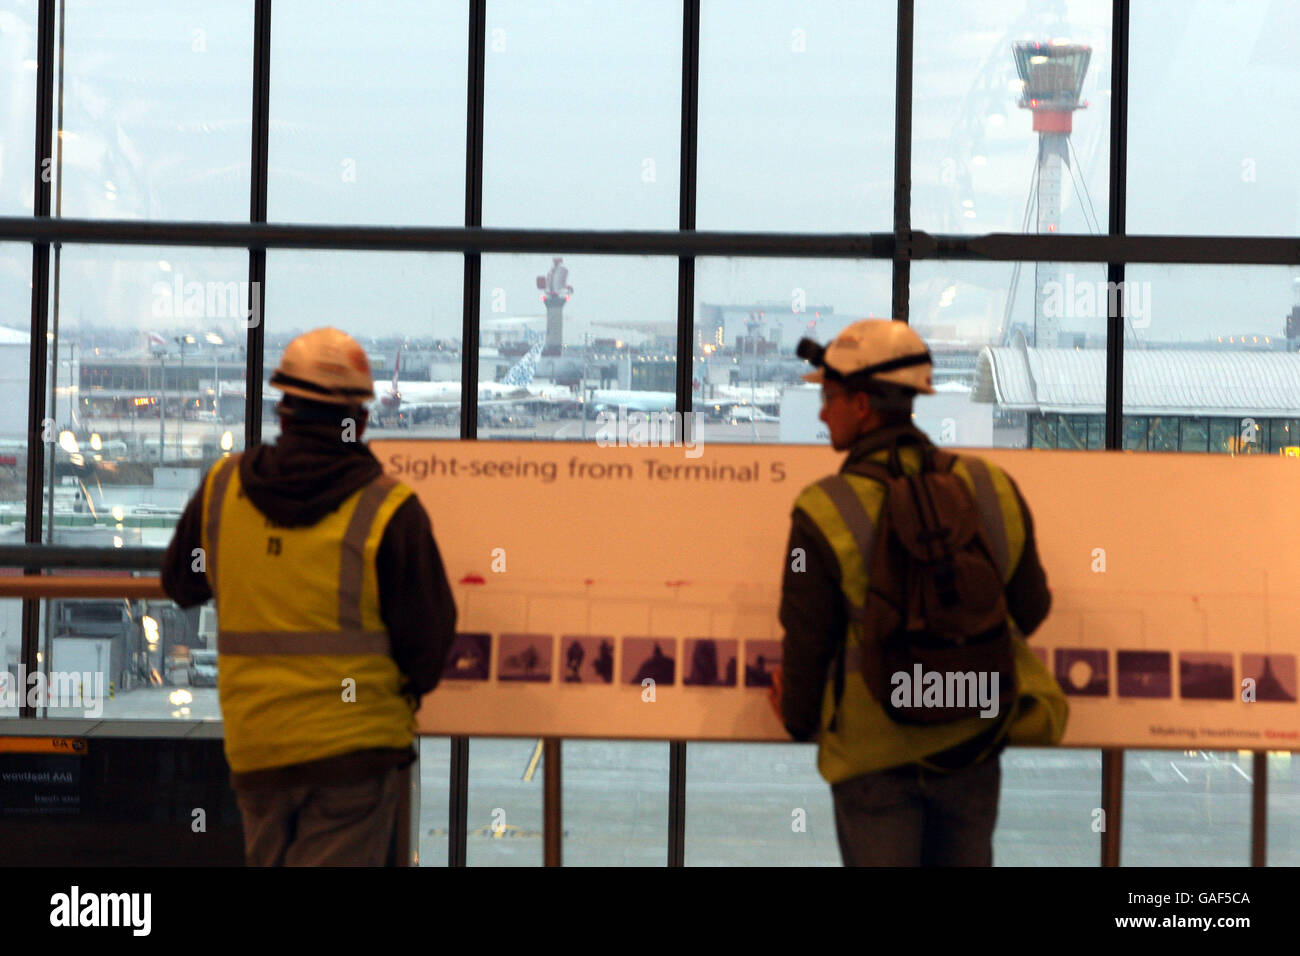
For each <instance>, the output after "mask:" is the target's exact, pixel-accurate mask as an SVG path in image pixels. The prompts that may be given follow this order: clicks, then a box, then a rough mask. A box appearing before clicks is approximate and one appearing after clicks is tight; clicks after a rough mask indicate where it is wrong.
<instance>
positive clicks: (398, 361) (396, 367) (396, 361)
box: [393, 345, 402, 395]
mask: <svg viewBox="0 0 1300 956" xmlns="http://www.w3.org/2000/svg"><path fill="white" fill-rule="evenodd" d="M401 369H402V347H401V346H400V345H399V346H398V347H397V354H396V355H394V356H393V394H394V395H396V394H397V376H398V374H400V372H401Z"/></svg>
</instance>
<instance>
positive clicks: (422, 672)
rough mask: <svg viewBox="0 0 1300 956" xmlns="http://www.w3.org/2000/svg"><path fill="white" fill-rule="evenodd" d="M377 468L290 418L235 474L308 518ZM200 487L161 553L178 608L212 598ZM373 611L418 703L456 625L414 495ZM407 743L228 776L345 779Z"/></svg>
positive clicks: (279, 509) (398, 522) (270, 509)
mask: <svg viewBox="0 0 1300 956" xmlns="http://www.w3.org/2000/svg"><path fill="white" fill-rule="evenodd" d="M382 471H383V468H382V467H381V466H380V464H379V460H378V459H377V458H375V456H374V455H373V454H372V453H371V452H370V449H369V448H367V447H366V446H365V445H364V444H362V443H361V442H340V441H339V430H338V428H337V427H335V426H332V425H311V424H294V425H290V426H289V427H287V428H286V429H285V431H284V432H283V433H282V434H281V435H280V438H279V440H278V441H277V442H276V444H274V445H265V444H263V445H257V446H255V447H253V448H251V449H249V450H248V451H247V452H245V453H244V454H243V456H242V457H241V458H240V462H239V480H240V483H241V484H242V485H243V488H244V490H245V492H246V493H247V495H248V498H249V500H250V501H252V503H253V505H254V506H256V508H257V510H258V511H260V512H262V514H264V515H265V516H266V517H267V518H269V519H270V520H271V521H273V522H275V523H276V524H279V525H284V526H287V527H301V526H303V525H311V524H315V523H316V522H317V521H319V520H320V519H321V518H323V517H324V516H325V515H327V514H329V513H330V512H332V511H334V510H335V509H336V508H338V507H339V505H341V504H342V503H343V502H344V501H345V500H346V499H347V498H348V497H349V496H350V495H352V494H353V493H355V492H356V491H358V490H359V489H361V488H363V487H365V486H366V485H367V484H369V483H370V482H371V481H373V480H374V479H375V478H377V477H378V476H379V475H380V474H381V473H382ZM202 520H203V489H202V486H200V488H199V491H198V492H197V493H196V494H195V495H194V497H193V498H191V499H190V502H189V504H188V505H187V506H186V508H185V512H184V513H183V514H182V515H181V519H180V522H179V524H177V526H176V533H175V535H174V536H173V538H172V541H171V544H170V545H169V546H168V548H167V554H166V557H165V558H164V560H163V570H162V585H163V589H164V590H165V591H166V592H167V595H168V597H170V598H171V599H172V600H173V601H175V602H176V603H177V604H178V605H180V606H181V607H191V606H193V605H195V604H202V603H204V602H205V601H208V600H211V598H212V589H211V588H210V587H209V585H208V579H207V575H206V574H205V573H204V572H202V571H194V570H192V568H191V558H190V555H191V554H192V553H193V550H194V549H195V548H198V547H201V546H202V537H201V529H202ZM376 565H377V571H378V581H379V606H380V615H381V617H382V618H383V621H384V624H385V625H386V626H387V628H388V635H389V643H390V647H391V654H392V656H393V660H394V661H395V662H396V664H397V667H398V669H399V670H400V671H401V672H402V675H403V676H404V678H405V685H404V686H403V688H402V690H403V693H405V694H408V695H410V696H412V697H413V698H415V699H416V700H418V699H419V698H420V697H421V696H422V695H424V694H426V693H428V692H429V691H431V690H433V688H434V687H436V686H437V684H438V680H439V678H440V677H441V675H442V668H443V663H444V662H445V660H446V657H447V653H448V651H449V650H450V648H451V643H452V638H453V636H454V634H455V630H456V604H455V601H454V600H453V598H452V593H451V586H450V585H449V584H448V582H447V574H446V571H445V570H444V568H443V564H442V558H441V556H440V555H439V554H438V545H437V544H436V543H435V541H434V539H433V528H432V527H431V525H430V524H429V518H428V515H427V514H425V511H424V507H423V506H422V505H421V504H420V501H419V499H417V498H416V497H415V496H414V495H412V496H411V497H409V498H407V500H406V501H405V502H403V503H402V504H401V506H399V507H398V509H397V511H396V512H394V514H393V517H392V518H391V520H390V521H389V522H388V525H387V527H386V528H385V529H384V535H383V538H382V539H381V540H380V543H379V551H378V553H377V555H376ZM412 757H413V754H412V753H411V752H410V751H409V750H399V751H389V750H370V751H360V752H357V753H352V754H343V755H340V756H338V757H331V758H328V759H326V760H319V761H314V762H312V763H310V764H298V765H295V766H290V767H277V768H274V769H271V770H264V771H256V772H254V773H245V774H235V775H233V783H234V785H235V787H236V789H256V788H263V787H286V786H296V785H300V784H308V783H326V782H328V783H347V782H351V781H355V780H358V779H360V778H364V777H366V776H370V775H373V774H375V773H381V772H383V771H386V770H387V769H389V768H391V767H394V766H404V765H406V764H408V763H410V761H411V759H412Z"/></svg>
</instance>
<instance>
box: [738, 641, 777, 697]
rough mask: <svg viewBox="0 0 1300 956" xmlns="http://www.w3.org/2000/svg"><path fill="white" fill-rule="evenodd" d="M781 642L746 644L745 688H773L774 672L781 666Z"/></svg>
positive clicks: (747, 642)
mask: <svg viewBox="0 0 1300 956" xmlns="http://www.w3.org/2000/svg"><path fill="white" fill-rule="evenodd" d="M783 653H784V652H783V651H782V650H781V642H780V641H746V642H745V686H746V687H771V686H772V671H773V670H775V669H776V668H778V667H780V666H781V655H782V654H783Z"/></svg>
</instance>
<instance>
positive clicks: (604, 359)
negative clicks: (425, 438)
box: [478, 255, 677, 441]
mask: <svg viewBox="0 0 1300 956" xmlns="http://www.w3.org/2000/svg"><path fill="white" fill-rule="evenodd" d="M482 262H483V273H482V286H481V288H482V293H481V303H482V304H481V307H480V313H479V314H480V316H481V320H480V321H481V324H482V328H481V332H480V348H479V360H478V361H479V365H478V375H479V394H478V437H479V438H493V439H503V438H547V439H563V440H566V441H589V440H592V439H595V438H597V437H598V434H597V433H598V432H600V431H601V426H602V422H603V421H604V419H598V415H599V414H600V413H602V412H605V413H607V414H608V416H610V417H612V418H613V417H617V415H618V414H619V412H618V409H619V407H620V406H623V407H624V408H626V409H627V411H628V413H640V414H645V413H648V412H658V411H669V412H671V411H672V410H673V409H674V408H676V405H677V393H676V388H677V385H676V377H677V361H676V358H675V356H676V352H677V260H676V259H668V258H664V257H653V258H652V257H650V256H562V257H561V256H537V255H519V256H510V255H492V256H483V259H482ZM584 412H585V414H584ZM610 427H611V438H612V439H613V438H616V435H614V434H613V431H612V430H613V429H614V428H616V424H612V425H611V426H610ZM624 434H625V435H626V434H627V432H626V431H625V432H624Z"/></svg>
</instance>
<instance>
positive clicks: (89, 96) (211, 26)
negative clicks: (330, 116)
mask: <svg viewBox="0 0 1300 956" xmlns="http://www.w3.org/2000/svg"><path fill="white" fill-rule="evenodd" d="M60 6H62V5H60ZM56 42H57V41H56ZM56 54H58V55H59V57H60V58H61V59H62V60H63V63H64V67H63V70H64V89H63V90H62V91H59V92H57V93H56V96H58V98H59V99H60V100H61V102H62V104H63V124H62V127H61V139H60V142H61V143H62V146H63V149H62V155H61V156H60V155H59V153H58V152H57V151H56V154H55V176H54V188H55V200H54V202H55V211H56V214H60V215H64V216H71V217H85V218H110V219H202V220H214V219H215V220H220V219H247V218H248V202H249V182H250V180H249V158H250V155H251V150H252V146H251V142H252V141H251V131H252V122H251V114H252V102H253V5H252V4H251V3H242V4H221V5H213V4H211V3H205V2H203V0H130V2H122V0H113V2H101V0H68V2H67V25H66V36H65V40H64V50H58V49H57V48H56Z"/></svg>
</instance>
